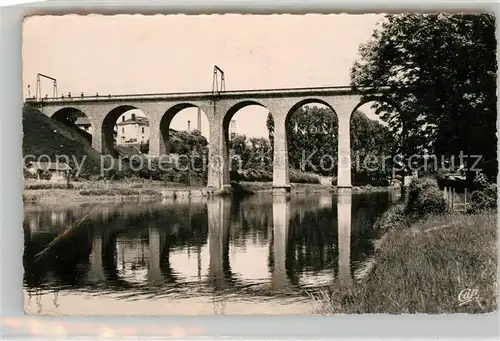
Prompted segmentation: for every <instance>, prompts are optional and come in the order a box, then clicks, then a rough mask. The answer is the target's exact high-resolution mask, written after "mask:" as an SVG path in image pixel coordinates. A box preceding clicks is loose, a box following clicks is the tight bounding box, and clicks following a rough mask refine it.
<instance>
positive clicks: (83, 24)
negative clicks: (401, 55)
mask: <svg viewBox="0 0 500 341" xmlns="http://www.w3.org/2000/svg"><path fill="white" fill-rule="evenodd" d="M382 18H383V15H381V14H364V15H359V14H358V15H347V14H339V15H320V14H311V15H238V14H230V15H229V14H226V15H198V16H194V15H154V16H143V15H115V16H104V15H88V16H78V15H65V16H35V17H30V18H27V19H26V20H25V22H24V25H23V86H24V93H25V94H27V93H28V90H27V88H28V85H30V87H31V95H32V96H33V95H34V92H35V86H36V75H37V73H43V74H47V75H49V76H52V77H54V78H56V79H57V88H58V94H59V95H61V94H65V95H66V94H67V93H68V92H71V93H72V94H80V93H81V92H83V93H84V94H96V93H99V94H100V95H104V94H132V93H165V92H184V91H211V89H212V76H213V66H214V65H215V64H216V65H218V66H219V67H221V69H223V70H224V74H225V85H226V90H243V89H266V88H288V87H290V88H294V87H319V86H338V85H348V84H349V72H350V68H351V66H352V65H353V63H354V61H355V60H356V59H357V57H358V49H359V45H360V44H362V43H365V42H366V41H368V40H369V38H370V36H371V35H372V33H373V30H374V29H375V27H376V23H377V22H378V21H379V20H381V19H382ZM45 94H48V95H49V96H51V94H52V84H51V83H50V81H48V80H42V96H44V95H45ZM360 109H361V110H362V111H363V112H365V113H366V114H367V115H369V116H372V113H371V111H370V110H369V109H368V105H365V106H363V107H362V108H360ZM267 113H268V112H267V109H265V108H260V107H257V106H249V107H246V108H243V109H241V110H240V111H239V112H238V113H236V115H235V116H234V117H233V119H234V120H235V121H236V124H235V126H236V133H238V134H245V135H247V136H249V137H259V136H267V130H266V123H265V122H266V118H267ZM145 115H146V116H147V113H145ZM196 116H197V115H196V109H195V108H193V109H186V110H184V111H182V112H180V113H179V114H177V115H176V116H175V117H174V119H173V121H172V124H171V128H173V129H181V130H185V129H186V128H187V121H188V120H190V121H191V127H195V126H196ZM372 118H373V116H372ZM202 133H203V135H205V136H207V133H208V120H207V119H206V116H205V115H202Z"/></svg>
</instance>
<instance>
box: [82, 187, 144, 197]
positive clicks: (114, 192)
mask: <svg viewBox="0 0 500 341" xmlns="http://www.w3.org/2000/svg"><path fill="white" fill-rule="evenodd" d="M80 195H85V196H104V195H105V196H113V197H114V196H119V195H123V196H131V195H139V192H137V191H134V190H132V189H129V188H109V189H90V190H83V191H80Z"/></svg>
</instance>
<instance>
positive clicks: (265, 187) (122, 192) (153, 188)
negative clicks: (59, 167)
mask: <svg viewBox="0 0 500 341" xmlns="http://www.w3.org/2000/svg"><path fill="white" fill-rule="evenodd" d="M389 189H390V188H388V187H369V186H366V187H353V190H352V191H353V193H365V192H366V193H368V192H378V191H388V190H389ZM272 191H273V188H272V183H270V182H240V183H238V184H235V185H233V192H234V193H237V194H246V195H248V194H254V193H268V192H269V193H271V192H272ZM336 191H337V189H336V188H335V187H333V186H329V185H324V184H302V183H299V184H291V186H290V193H296V194H307V193H318V192H328V193H336ZM219 194H221V193H217V192H214V191H213V190H209V189H207V188H206V187H204V186H186V185H182V184H177V183H172V184H170V183H169V184H165V183H164V182H161V181H144V182H75V183H72V184H71V185H70V188H67V186H66V184H65V183H61V184H50V183H33V182H31V183H27V184H25V189H24V193H23V201H24V202H26V203H34V204H46V205H47V204H48V205H50V204H60V203H61V202H73V203H92V202H95V203H99V202H124V201H141V202H147V201H159V200H163V199H168V198H170V199H177V198H191V197H210V196H214V195H219Z"/></svg>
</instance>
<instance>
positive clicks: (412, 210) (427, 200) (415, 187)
mask: <svg viewBox="0 0 500 341" xmlns="http://www.w3.org/2000/svg"><path fill="white" fill-rule="evenodd" d="M446 211H447V205H446V200H445V199H444V197H443V193H442V192H441V190H440V189H439V187H438V184H437V181H436V180H435V179H431V178H422V179H414V180H413V181H412V182H411V183H410V188H409V191H408V198H407V201H406V208H405V214H407V215H408V217H410V218H411V219H414V220H418V219H421V218H424V217H425V216H427V215H429V214H443V213H445V212H446Z"/></svg>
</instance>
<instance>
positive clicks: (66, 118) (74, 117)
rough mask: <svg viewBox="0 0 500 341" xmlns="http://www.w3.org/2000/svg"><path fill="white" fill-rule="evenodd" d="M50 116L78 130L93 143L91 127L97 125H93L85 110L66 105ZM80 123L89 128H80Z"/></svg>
mask: <svg viewBox="0 0 500 341" xmlns="http://www.w3.org/2000/svg"><path fill="white" fill-rule="evenodd" d="M50 118H51V119H54V120H56V121H58V122H61V123H63V124H64V125H66V126H68V127H70V128H71V129H73V130H75V131H77V132H78V133H79V134H80V135H81V136H83V137H84V138H85V139H86V140H87V141H88V142H89V143H92V134H91V133H90V132H89V131H91V129H95V127H94V126H93V125H92V122H91V121H90V118H89V117H88V116H87V115H86V114H85V113H84V112H83V111H81V110H79V109H77V108H73V107H66V108H62V109H59V110H58V111H56V112H55V113H53V114H52V115H51V116H50ZM79 125H80V126H82V127H89V128H87V129H88V130H85V129H82V128H80V127H79Z"/></svg>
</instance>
